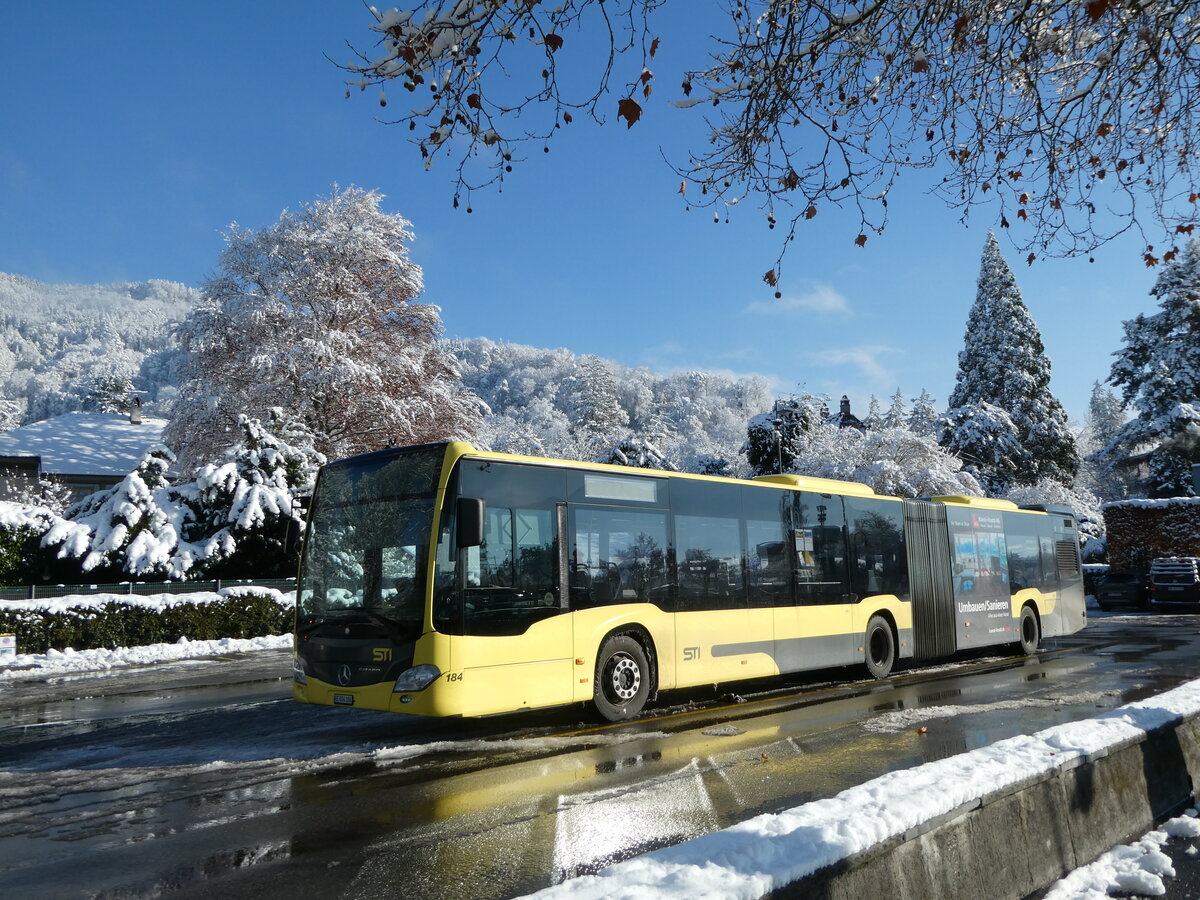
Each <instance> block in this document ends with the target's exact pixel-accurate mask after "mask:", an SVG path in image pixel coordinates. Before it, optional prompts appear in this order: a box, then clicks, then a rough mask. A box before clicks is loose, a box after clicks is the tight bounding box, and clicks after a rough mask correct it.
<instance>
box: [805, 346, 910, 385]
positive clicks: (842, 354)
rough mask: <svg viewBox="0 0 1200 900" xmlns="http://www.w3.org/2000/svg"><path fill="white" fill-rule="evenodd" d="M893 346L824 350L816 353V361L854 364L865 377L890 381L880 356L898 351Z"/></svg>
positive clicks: (889, 375)
mask: <svg viewBox="0 0 1200 900" xmlns="http://www.w3.org/2000/svg"><path fill="white" fill-rule="evenodd" d="M900 352H901V351H900V350H898V349H897V348H895V347H885V346H883V345H880V344H868V345H864V346H861V347H842V348H840V349H834V350H824V351H822V352H821V353H818V354H816V357H815V359H816V361H817V362H818V363H820V364H821V365H824V366H855V367H857V369H858V370H859V372H861V373H862V374H863V375H864V376H865V377H867V378H870V379H872V380H873V381H875V382H879V383H890V382H891V381H892V380H893V378H892V374H891V372H890V370H889V369H887V368H886V367H885V366H884V365H883V363H882V362H880V358H881V357H883V356H886V355H888V354H889V353H900Z"/></svg>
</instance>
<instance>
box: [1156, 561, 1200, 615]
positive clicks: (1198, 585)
mask: <svg viewBox="0 0 1200 900" xmlns="http://www.w3.org/2000/svg"><path fill="white" fill-rule="evenodd" d="M1150 602H1151V605H1152V606H1155V607H1161V608H1165V609H1169V608H1171V607H1180V608H1182V607H1189V608H1193V609H1194V608H1197V607H1200V559H1198V558H1196V557H1194V556H1165V557H1160V558H1159V559H1156V560H1154V562H1152V563H1150Z"/></svg>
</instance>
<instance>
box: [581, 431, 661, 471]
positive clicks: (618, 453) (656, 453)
mask: <svg viewBox="0 0 1200 900" xmlns="http://www.w3.org/2000/svg"><path fill="white" fill-rule="evenodd" d="M596 462H603V463H609V464H610V465H614V466H631V467H632V468H635V469H663V470H664V471H667V472H677V471H679V469H678V467H677V466H676V465H675V464H674V463H673V462H671V461H670V460H669V459H667V458H666V456H664V455H663V452H662V451H661V450H659V449H658V447H656V446H654V444H652V443H651V442H650V441H648V440H646V439H645V438H643V437H640V436H638V435H634V434H630V435H627V436H626V437H624V438H622V439H621V440H620V441H619V442H618V443H617V445H616V446H615V447H613V448H612V450H611V451H609V452H608V453H607V454H605V455H604V456H601V457H599V458H598V459H597V460H596Z"/></svg>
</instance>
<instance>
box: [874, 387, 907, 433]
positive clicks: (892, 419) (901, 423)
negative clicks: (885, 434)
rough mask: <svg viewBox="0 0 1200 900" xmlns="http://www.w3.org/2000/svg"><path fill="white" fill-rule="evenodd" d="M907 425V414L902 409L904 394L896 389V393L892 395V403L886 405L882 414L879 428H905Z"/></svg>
mask: <svg viewBox="0 0 1200 900" xmlns="http://www.w3.org/2000/svg"><path fill="white" fill-rule="evenodd" d="M907 424H908V412H907V411H906V410H905V409H904V392H903V391H901V390H900V388H896V393H894V394H892V402H891V404H889V405H888V408H887V412H885V413H884V414H883V417H882V419H881V420H880V424H879V427H881V428H905V427H907Z"/></svg>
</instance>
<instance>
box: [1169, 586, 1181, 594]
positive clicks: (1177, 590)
mask: <svg viewBox="0 0 1200 900" xmlns="http://www.w3.org/2000/svg"><path fill="white" fill-rule="evenodd" d="M1167 590H1168V591H1170V592H1171V593H1173V594H1181V593H1183V588H1181V587H1169V588H1167Z"/></svg>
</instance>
